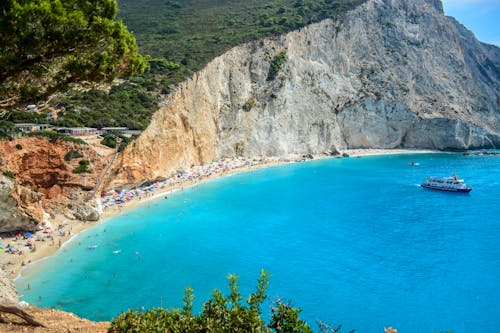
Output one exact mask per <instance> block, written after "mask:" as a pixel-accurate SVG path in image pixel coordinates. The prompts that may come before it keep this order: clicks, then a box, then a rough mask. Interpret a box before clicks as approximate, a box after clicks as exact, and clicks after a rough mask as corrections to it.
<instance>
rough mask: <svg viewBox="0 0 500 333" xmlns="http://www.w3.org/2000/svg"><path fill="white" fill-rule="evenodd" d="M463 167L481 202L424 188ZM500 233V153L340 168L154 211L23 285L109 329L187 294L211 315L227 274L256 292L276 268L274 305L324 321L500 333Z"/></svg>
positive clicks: (218, 185)
mask: <svg viewBox="0 0 500 333" xmlns="http://www.w3.org/2000/svg"><path fill="white" fill-rule="evenodd" d="M410 161H417V162H419V163H420V165H419V166H409V165H408V163H409V162H410ZM455 171H456V172H457V173H458V175H459V176H460V177H461V178H464V179H465V180H466V181H467V183H468V184H469V185H471V186H473V188H474V189H473V191H472V192H471V193H470V194H468V195H467V194H465V195H464V194H451V193H444V192H439V191H432V190H426V189H423V188H420V187H419V186H418V184H419V183H420V182H422V181H423V180H424V179H425V178H426V177H427V176H430V175H433V176H447V175H452V174H453V172H455ZM499 236H500V156H462V155H460V154H425V155H392V156H373V157H363V158H344V159H328V160H320V161H312V162H307V163H296V164H289V165H284V166H279V167H272V168H267V169H261V170H256V171H252V172H246V173H241V174H237V175H233V176H229V177H225V178H221V179H218V180H214V181H209V182H205V183H202V184H199V185H198V186H195V187H193V188H190V189H186V190H184V191H182V192H178V193H177V194H176V195H172V196H170V197H169V198H168V199H166V200H165V199H160V200H158V201H155V202H151V203H150V204H149V205H147V206H144V207H142V208H140V209H137V210H134V211H130V212H127V213H125V214H123V215H121V216H118V217H116V218H114V219H112V220H108V221H106V222H105V223H101V224H99V225H97V226H96V227H94V228H92V229H90V230H87V231H86V232H83V233H82V234H80V235H79V236H78V237H77V238H76V239H74V240H73V241H72V242H71V243H70V244H68V245H67V246H65V247H64V248H63V250H62V251H59V252H58V253H57V255H55V256H53V257H51V258H49V259H47V260H44V261H42V262H39V263H36V264H34V265H32V266H30V267H29V268H28V269H27V270H25V271H24V272H23V276H22V278H20V279H19V280H17V287H18V289H19V291H20V292H21V293H23V294H24V300H26V301H28V302H30V303H33V304H36V305H40V306H44V307H55V308H60V309H64V310H67V311H72V312H75V313H77V314H79V315H81V316H84V317H87V318H90V319H94V320H109V319H111V318H112V317H113V316H116V315H117V314H118V313H120V312H122V311H124V310H126V309H127V308H141V307H145V308H150V307H156V306H160V305H162V306H163V307H179V306H181V298H182V293H183V290H184V288H185V287H186V286H188V285H189V286H191V287H193V288H194V291H195V295H196V297H197V298H196V300H197V303H196V306H197V308H198V309H199V308H200V306H201V303H202V301H204V300H206V299H208V297H209V296H210V294H211V290H213V289H214V288H219V289H222V290H223V291H224V292H227V281H226V276H227V274H228V273H235V274H238V275H239V276H240V285H241V291H242V293H243V294H248V293H249V292H251V291H252V290H253V289H254V287H255V280H256V278H257V277H258V275H259V271H260V269H261V268H264V269H266V270H267V271H268V272H269V273H270V274H271V285H270V289H269V294H270V296H271V299H275V298H276V297H277V296H279V297H281V298H282V299H290V300H292V302H293V304H294V305H295V306H298V307H301V308H302V309H303V312H302V316H303V318H304V319H306V320H308V321H309V322H310V323H313V324H314V322H315V321H316V320H317V319H320V320H323V321H325V322H328V323H331V324H343V327H344V331H345V332H348V331H349V330H350V329H356V332H383V327H384V326H393V327H396V328H397V329H398V330H399V332H405V333H411V332H415V333H417V332H418V333H422V332H429V333H433V332H436V331H446V330H453V332H454V333H465V332H467V333H471V332H497V331H498V318H500V302H499V301H498V300H499V299H500V283H499V281H500V242H499ZM92 244H95V245H98V246H97V248H96V249H94V250H89V249H88V246H89V245H92ZM118 250H121V252H119V253H114V252H113V251H118ZM28 283H29V284H30V287H31V289H30V290H26V286H27V284H28ZM265 310H267V309H265ZM264 312H266V311H264Z"/></svg>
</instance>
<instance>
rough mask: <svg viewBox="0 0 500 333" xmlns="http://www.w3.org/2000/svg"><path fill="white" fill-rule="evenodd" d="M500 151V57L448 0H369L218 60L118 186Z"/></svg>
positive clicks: (185, 88)
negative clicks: (440, 152) (353, 154)
mask: <svg viewBox="0 0 500 333" xmlns="http://www.w3.org/2000/svg"><path fill="white" fill-rule="evenodd" d="M280 52H284V54H285V57H284V61H283V64H281V66H280V64H279V57H277V55H279V53H280ZM273 64H274V68H275V69H276V68H278V69H279V70H277V71H276V73H273V72H272V70H270V68H271V67H272V65H273ZM274 74H276V75H274ZM499 144H500V49H499V48H497V47H494V46H490V45H486V44H482V43H480V42H479V41H477V40H476V39H475V38H474V36H473V35H472V33H471V32H469V31H467V30H466V29H465V28H464V27H463V26H461V25H460V24H459V23H458V22H456V21H455V20H454V19H452V18H448V17H445V16H444V15H443V9H442V5H441V2H440V1H439V0H411V1H410V0H369V1H367V2H366V3H365V4H363V5H361V6H359V7H357V8H356V9H354V10H352V11H350V12H348V13H347V14H346V15H345V16H344V17H343V18H342V19H339V20H338V21H332V20H326V21H323V22H321V23H318V24H313V25H311V26H308V27H306V28H303V29H301V30H300V31H295V32H292V33H289V34H287V35H284V36H281V37H278V38H271V39H266V40H261V41H256V42H252V43H249V44H245V45H242V46H239V47H236V48H233V49H232V50H230V51H229V52H227V53H225V54H224V55H222V56H220V57H218V58H216V59H214V60H213V61H212V62H211V63H209V64H208V65H207V66H206V68H205V69H203V70H202V71H200V72H198V73H196V74H195V75H193V77H192V78H191V79H189V80H188V81H186V82H185V83H184V84H182V85H181V86H180V87H179V88H178V89H177V91H176V92H174V93H172V94H171V95H170V96H169V98H168V99H167V100H166V101H164V103H163V106H162V107H161V109H160V110H159V111H158V112H157V113H156V114H155V115H154V118H153V121H152V123H151V125H150V126H149V127H148V129H147V130H146V131H144V132H143V133H142V135H141V136H140V138H139V139H138V140H136V141H135V142H134V143H133V144H132V145H130V146H129V147H128V148H127V150H126V151H125V153H124V154H123V156H122V157H121V160H119V161H118V163H117V168H116V175H115V180H114V183H113V184H112V185H116V184H122V183H134V182H137V181H139V180H141V179H144V178H154V177H157V176H161V175H169V174H171V173H173V172H175V171H176V170H178V169H182V168H185V167H189V166H190V165H191V164H203V163H206V162H210V161H212V160H214V159H218V158H222V157H232V156H244V157H256V156H286V155H288V154H306V153H321V152H329V151H333V150H342V149H344V148H396V147H405V148H406V147H407V148H430V149H472V148H491V147H497V146H498V145H499Z"/></svg>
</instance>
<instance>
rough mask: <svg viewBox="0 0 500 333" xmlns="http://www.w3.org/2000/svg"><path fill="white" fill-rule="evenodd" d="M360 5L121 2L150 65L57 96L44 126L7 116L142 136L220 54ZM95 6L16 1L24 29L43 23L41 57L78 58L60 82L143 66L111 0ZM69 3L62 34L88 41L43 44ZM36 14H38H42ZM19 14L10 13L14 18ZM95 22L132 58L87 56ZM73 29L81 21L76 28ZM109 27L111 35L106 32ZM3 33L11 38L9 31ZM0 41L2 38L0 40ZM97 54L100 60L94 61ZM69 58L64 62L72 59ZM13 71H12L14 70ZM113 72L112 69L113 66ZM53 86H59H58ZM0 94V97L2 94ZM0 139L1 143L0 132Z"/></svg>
mask: <svg viewBox="0 0 500 333" xmlns="http://www.w3.org/2000/svg"><path fill="white" fill-rule="evenodd" d="M365 1H366V0H253V1H244V0H141V1H136V0H120V1H119V7H120V11H119V12H118V16H119V17H120V18H121V19H122V20H123V22H124V24H126V26H127V27H128V29H129V30H130V31H131V32H132V33H133V34H134V35H135V37H136V39H137V44H138V46H139V50H140V51H141V53H142V54H146V55H147V56H146V59H147V65H148V66H147V68H146V70H145V71H144V72H143V73H142V74H138V75H133V76H132V77H130V79H129V80H128V81H127V83H125V84H124V85H121V86H114V87H112V88H111V90H110V91H109V93H105V92H104V91H100V90H90V91H71V92H68V93H67V94H65V95H64V96H62V97H58V98H56V99H54V100H53V101H52V102H51V103H52V105H53V106H55V107H64V110H65V111H64V112H62V113H60V114H58V117H59V118H58V119H57V120H54V121H52V120H47V119H46V117H45V115H46V114H47V113H45V115H43V114H42V115H30V114H34V112H24V111H23V112H16V113H18V115H16V116H11V117H10V118H9V119H8V121H11V122H42V123H46V122H49V123H52V124H55V125H62V126H88V127H97V128H101V127H106V126H126V127H129V128H132V129H144V128H145V127H146V126H147V125H148V124H149V121H150V119H151V115H152V113H153V112H154V111H155V110H156V108H157V101H158V98H159V97H160V96H161V95H162V94H163V95H165V94H169V93H170V92H171V90H172V87H174V86H175V85H177V84H178V83H180V82H182V81H184V80H185V79H186V78H187V77H189V76H190V75H191V74H192V73H193V72H195V71H197V70H200V69H201V68H203V67H204V66H205V65H206V64H207V63H208V62H209V61H210V60H211V59H213V58H214V57H216V56H218V55H221V54H222V53H224V52H225V51H227V50H228V49H230V48H231V47H233V46H236V45H238V44H241V43H243V42H247V41H250V40H256V39H260V38H264V37H268V36H273V35H279V34H282V33H285V32H288V31H291V30H294V29H298V28H300V27H303V26H305V25H307V24H309V23H313V22H317V21H320V20H322V19H325V18H338V17H341V16H342V15H343V14H344V13H345V12H346V11H347V10H349V9H352V8H354V7H355V6H357V5H359V4H360V3H363V2H365ZM17 2H20V3H21V1H20V0H17ZM17 2H16V0H9V1H8V2H7V5H2V6H3V7H5V8H10V7H9V6H11V7H12V6H13V5H12V4H13V3H17ZM94 2H95V3H96V4H95V6H96V10H95V11H93V10H90V9H89V8H88V7H85V5H83V4H86V3H90V2H85V1H84V2H81V1H77V0H70V1H62V0H54V1H49V0H43V1H38V2H35V1H34V0H25V1H22V3H23V4H24V3H26V4H30V5H29V6H28V5H26V6H27V7H28V8H31V9H30V10H25V11H24V12H26V14H23V15H27V19H28V21H27V22H31V21H29V19H33V17H34V16H33V15H34V14H33V13H38V12H40V14H41V17H42V19H41V20H40V22H44V23H43V24H42V23H40V22H37V21H34V22H32V23H31V24H35V23H36V24H38V23H40V24H42V26H41V30H37V32H36V33H34V34H35V35H36V36H38V37H36V38H39V39H40V41H39V42H40V43H42V44H43V45H44V46H47V47H46V48H45V47H44V48H43V50H45V49H48V48H49V47H48V46H49V45H51V48H53V47H56V49H57V47H62V46H66V48H65V50H71V52H72V53H71V54H72V57H74V56H76V55H78V56H79V57H81V58H82V60H81V61H80V62H78V64H79V65H78V66H77V65H76V64H77V63H76V62H73V64H74V65H72V66H69V65H68V66H63V70H64V71H63V74H68V73H69V72H67V71H68V70H71V71H70V74H68V75H69V76H68V75H67V76H66V78H69V81H71V80H73V79H75V80H76V79H105V80H109V79H111V78H112V77H114V75H115V74H123V73H116V70H117V69H116V68H118V69H123V71H122V72H125V74H130V73H132V72H134V70H132V69H134V68H135V69H137V70H139V69H140V68H142V66H143V65H144V63H143V62H142V61H139V60H137V59H142V58H140V57H139V56H137V53H136V49H135V45H134V44H133V38H131V37H130V36H129V35H127V31H126V29H125V27H124V26H123V24H122V23H121V22H120V21H117V20H114V14H115V13H116V7H115V6H114V3H115V0H94V1H92V3H94ZM35 3H36V4H35ZM74 3H76V4H77V5H75V6H76V7H75V8H76V9H75V13H74V14H71V15H75V17H76V18H77V19H76V20H75V22H72V23H71V24H70V23H68V24H69V25H68V31H70V32H71V31H72V33H74V34H78V33H80V32H79V31H78V29H77V28H78V27H81V26H84V27H86V28H88V29H87V30H85V31H86V32H87V33H88V36H87V35H85V34H84V36H85V38H84V39H83V41H82V42H81V43H80V42H75V46H74V47H70V46H67V45H68V43H69V41H68V40H67V39H68V38H69V37H68V36H66V35H61V41H60V42H55V41H51V40H50V41H49V42H50V43H48V44H47V45H45V44H46V41H45V39H47V38H48V36H52V35H54V34H56V33H59V34H62V32H60V31H59V30H57V29H60V27H61V25H62V24H63V22H66V21H67V20H69V17H70V13H71V11H70V10H69V9H68V8H69V7H68V6H70V5H71V4H74ZM79 6H80V7H81V8H80V7H79ZM39 7H40V8H43V10H42V9H40V8H39ZM16 8H17V7H16ZM35 9H36V10H35ZM17 10H18V9H16V10H14V12H15V11H17ZM59 11H61V15H62V17H61V18H59V17H55V16H57V13H59ZM24 12H23V13H24ZM49 12H50V13H49ZM28 14H29V15H28ZM97 18H99V19H98V20H97V21H98V22H99V24H98V25H97V28H98V27H101V28H103V29H104V30H105V31H107V32H109V31H114V30H113V29H118V31H120V33H119V34H118V36H115V35H113V37H117V38H118V40H122V41H123V42H124V43H125V44H126V45H128V46H127V47H128V50H129V51H130V54H132V55H133V56H131V57H128V56H126V55H124V56H123V57H122V58H120V57H118V58H108V57H104V56H103V54H105V53H106V52H108V53H109V52H111V53H109V54H108V55H109V56H110V57H111V56H112V55H115V54H114V53H113V52H114V51H115V50H114V47H113V45H116V41H113V40H112V41H111V44H109V45H112V46H109V45H108V44H106V45H108V46H106V45H105V46H104V50H105V51H103V52H101V53H99V54H97V53H95V49H92V48H89V51H88V52H87V51H85V50H84V49H82V47H83V45H86V44H88V43H89V42H87V39H90V41H95V39H93V38H94V37H95V35H96V32H95V31H94V30H92V29H93V28H95V27H94V23H91V22H93V21H92V20H96V19H97ZM65 20H66V21H65ZM52 21H53V22H54V27H52V26H51V27H46V26H45V25H44V24H48V23H49V22H52ZM101 21H102V22H101ZM76 22H79V23H78V24H79V25H78V24H77V23H76ZM7 23H9V21H8V20H5V19H2V22H0V24H1V25H0V28H1V27H2V26H4V25H6V24H7ZM26 24H28V23H26ZM96 24H97V23H96ZM23 27H24V25H23ZM58 27H59V28H58ZM112 27H114V28H113V29H112ZM97 28H96V29H97ZM7 31H11V32H12V30H7ZM122 33H123V35H122ZM26 34H27V35H26V36H25V35H22V36H24V37H22V38H25V39H19V41H20V42H21V45H23V44H24V43H26V41H27V40H28V38H31V37H33V38H35V36H31V35H30V34H28V33H26ZM0 36H2V35H1V34H0ZM30 36H31V37H30ZM57 36H59V35H57ZM106 36H107V35H106ZM129 37H130V38H129ZM19 38H21V37H19ZM11 39H12V38H11ZM11 39H9V40H7V46H2V49H1V50H2V51H6V50H7V49H8V47H11V48H13V46H12V40H11ZM108 39H109V37H106V38H104V41H105V42H106V43H107V42H108ZM37 40H38V39H37ZM65 43H66V44H65ZM127 43H128V44H127ZM129 44H130V45H129ZM9 45H10V46H9ZM122 46H123V45H122V44H120V48H118V49H119V50H121V51H119V52H118V55H121V54H123V52H122V51H123V50H124V49H123V48H122ZM107 47H111V48H112V50H111V51H108V49H107ZM127 47H125V48H127ZM112 51H113V52H112ZM44 52H46V50H45V51H44ZM4 53H5V52H3V53H2V54H4ZM41 54H43V53H41ZM96 54H97V55H99V56H96ZM106 54H107V53H106ZM31 57H32V58H33V59H41V58H42V56H41V55H36V56H34V55H32V56H31ZM72 57H70V58H71V59H73V58H72ZM285 57H286V54H285V53H279V54H278V55H277V57H276V58H275V59H274V60H271V61H272V65H273V66H272V68H271V70H270V72H269V76H268V79H270V80H271V79H273V77H274V76H275V75H276V73H277V71H279V69H280V67H281V64H282V63H283V61H284V60H285ZM20 58H22V57H20ZM49 59H50V58H49ZM56 59H59V58H54V59H53V60H47V61H45V60H44V61H42V62H40V63H37V64H36V65H35V68H38V67H40V68H42V67H44V66H45V65H46V63H47V62H48V63H49V64H51V62H50V61H55V60H56ZM132 59H136V60H137V61H135V60H134V61H132V63H131V64H129V65H130V66H132V65H134V64H135V65H134V66H135V67H134V66H132V69H128V68H127V67H126V68H123V66H122V64H121V62H120V61H125V60H132ZM14 60H15V59H14V58H13V57H11V56H9V57H7V56H4V57H3V58H1V59H0V64H1V61H3V62H4V63H6V64H10V65H9V66H12V64H16V62H15V61H14ZM33 61H34V60H33ZM11 63H12V64H11ZM21 63H22V62H21ZM19 65H20V64H17V66H19ZM115 65H118V66H117V67H116V66H115ZM139 65H140V66H139ZM130 66H129V67H130ZM139 67H140V68H139ZM8 68H9V67H8ZM18 70H19V69H18ZM37 70H38V69H37ZM9 71H10V72H9ZM14 71H15V69H6V70H4V71H3V72H2V74H0V76H1V75H4V76H5V75H6V73H13V72H14ZM78 71H81V72H82V75H77V73H78ZM57 75H61V74H56V76H57ZM62 76H64V75H62ZM57 82H65V81H64V80H63V81H59V80H58V81H57ZM0 83H1V82H0ZM25 83H26V84H30V81H29V80H28V81H25ZM28 88H29V87H28ZM28 88H27V89H24V88H23V89H20V91H24V92H23V96H24V97H26V98H28V97H29V96H31V93H30V91H31V92H33V91H32V90H33V89H31V90H30V89H28ZM32 88H33V87H32ZM0 95H2V92H1V91H0ZM28 99H29V98H28ZM31 102H36V99H35V98H33V99H31ZM252 106H253V105H252V104H251V103H249V104H248V105H246V107H245V109H251V107H252ZM30 118H31V119H30ZM34 118H42V119H37V120H40V121H32V120H35V119H34ZM0 120H1V117H0ZM0 135H3V136H5V134H2V133H0Z"/></svg>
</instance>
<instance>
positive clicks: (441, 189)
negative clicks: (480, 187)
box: [420, 184, 472, 193]
mask: <svg viewBox="0 0 500 333" xmlns="http://www.w3.org/2000/svg"><path fill="white" fill-rule="evenodd" d="M420 186H422V187H424V188H428V189H431V190H437V191H445V192H457V193H469V192H470V191H472V188H470V187H467V188H449V187H448V188H445V187H437V186H432V185H429V184H420Z"/></svg>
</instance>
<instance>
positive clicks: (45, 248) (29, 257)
mask: <svg viewBox="0 0 500 333" xmlns="http://www.w3.org/2000/svg"><path fill="white" fill-rule="evenodd" d="M432 152H435V151H430V150H412V149H349V150H343V151H342V153H341V155H340V156H338V155H337V156H329V155H326V154H325V155H317V156H313V158H314V159H322V158H339V157H342V154H347V155H348V156H349V157H362V156H368V155H388V154H416V153H432ZM306 160H311V158H310V157H308V158H304V157H303V156H291V157H288V158H263V159H256V160H252V161H245V162H247V163H244V165H243V166H242V165H241V164H242V163H239V164H238V163H236V164H230V165H234V166H235V167H234V168H226V169H222V170H217V171H216V172H212V173H209V174H203V175H200V176H197V177H194V176H193V177H190V178H187V179H180V180H179V181H178V182H176V183H175V184H168V182H167V183H165V184H162V185H161V186H158V188H153V187H152V189H151V190H149V191H148V192H147V193H145V194H144V195H141V196H137V197H132V198H131V199H130V200H127V201H126V202H123V203H120V204H116V205H113V206H108V207H105V209H104V211H103V214H102V215H101V218H100V220H99V221H98V222H81V221H77V220H71V219H68V218H66V217H64V216H63V215H57V216H55V218H53V219H51V220H50V223H51V227H52V230H51V232H44V231H43V230H40V231H38V232H36V233H35V234H34V237H33V238H34V239H35V240H34V241H31V242H32V243H33V244H34V246H33V245H32V246H31V247H28V245H29V244H28V239H26V238H25V237H24V234H25V233H23V232H22V233H18V234H17V236H16V235H15V233H10V234H2V235H1V240H0V241H1V242H2V243H3V246H4V249H5V248H6V247H7V246H8V245H9V244H10V245H12V246H13V247H14V248H15V249H16V251H14V253H7V252H6V251H4V252H3V253H2V254H1V256H0V267H1V268H2V269H3V270H4V271H5V272H7V273H8V274H9V275H10V276H11V277H12V278H15V277H16V276H18V275H19V274H20V273H21V270H22V269H23V268H24V267H26V266H27V265H29V264H31V263H33V262H35V261H38V260H41V259H43V258H46V257H48V256H51V255H53V254H54V253H55V252H56V251H58V250H59V249H60V248H64V244H65V243H66V242H68V241H69V240H70V239H71V238H72V237H75V236H76V235H77V234H79V233H80V232H82V231H84V230H86V229H88V228H91V227H93V226H95V225H96V224H98V223H101V222H102V221H104V220H106V219H109V218H112V217H114V216H116V215H118V214H121V213H123V212H126V211H129V210H132V209H135V208H138V207H141V206H144V205H146V204H148V203H150V202H151V201H153V200H157V199H160V198H164V197H165V196H169V195H170V194H172V193H174V192H175V191H178V190H181V189H183V188H187V187H190V186H194V185H196V184H198V183H200V182H203V181H206V180H210V179H214V178H218V177H223V176H227V175H230V174H235V173H239V172H244V171H249V170H255V169H260V168H265V167H270V166H274V165H280V164H285V163H297V162H303V161H306ZM33 248H35V249H36V250H35V251H32V249H33Z"/></svg>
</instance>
